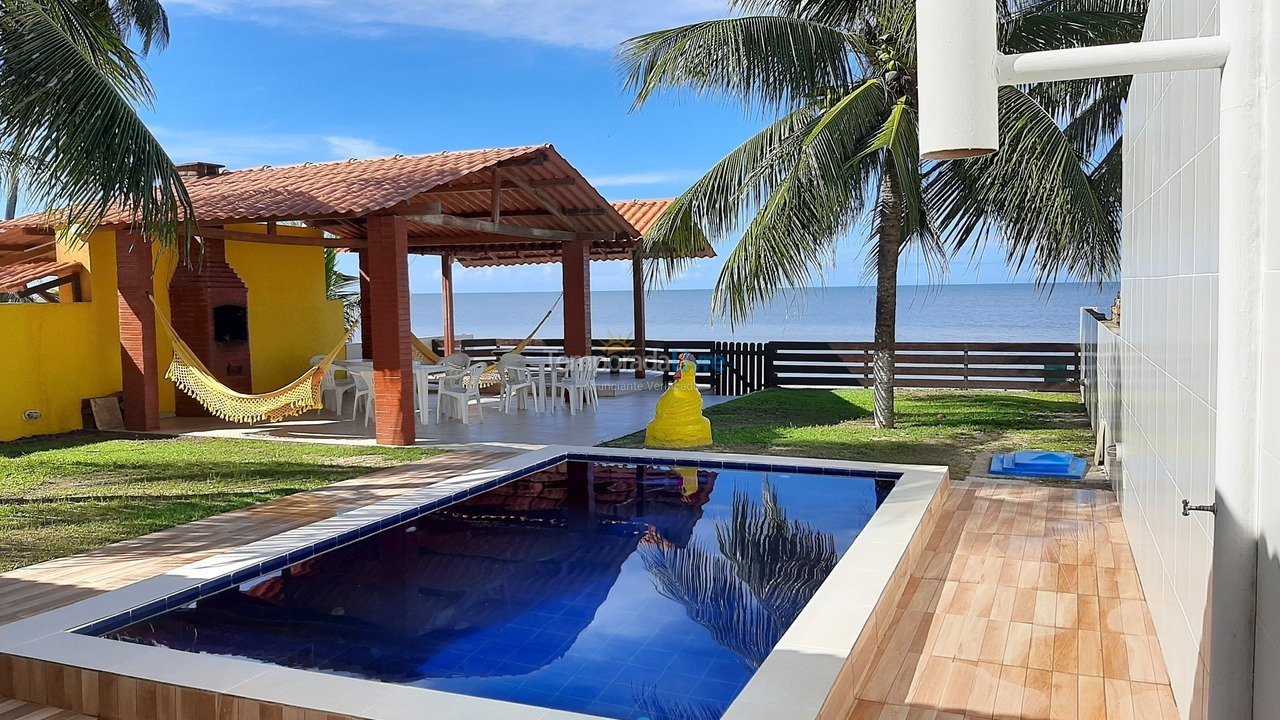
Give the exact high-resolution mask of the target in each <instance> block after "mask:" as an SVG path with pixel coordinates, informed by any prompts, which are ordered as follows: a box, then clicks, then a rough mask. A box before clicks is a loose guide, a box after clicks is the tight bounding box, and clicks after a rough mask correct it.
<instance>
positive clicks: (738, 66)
mask: <svg viewBox="0 0 1280 720" xmlns="http://www.w3.org/2000/svg"><path fill="white" fill-rule="evenodd" d="M853 51H854V46H853V41H852V38H851V37H850V36H849V34H848V33H847V32H845V31H844V30H843V29H841V28H839V27H835V26H831V25H825V24H823V23H820V22H815V21H812V20H806V19H803V18H798V17H783V16H772V15H761V16H752V17H737V18H728V19H724V20H711V21H708V22H701V23H694V24H692V25H684V26H681V27H677V28H672V29H670V30H660V31H658V32H653V33H649V34H647V35H641V36H639V37H635V38H632V39H630V40H627V41H626V42H624V43H623V44H622V45H620V46H619V47H618V49H617V51H616V52H615V64H616V65H617V67H618V68H619V71H620V72H621V73H622V75H623V77H624V85H625V88H626V90H627V91H628V92H634V93H635V96H636V99H635V105H634V107H636V108H639V107H641V106H643V105H644V104H645V102H647V101H648V100H649V99H650V98H651V97H653V96H654V95H655V94H656V93H658V92H661V91H675V92H681V91H685V92H691V93H693V94H695V95H700V96H711V97H721V98H727V99H731V100H736V101H738V102H741V103H743V104H744V105H746V106H748V107H755V108H756V109H758V110H759V111H761V112H764V113H767V112H770V111H772V110H774V109H777V108H787V109H791V108H795V107H797V106H799V105H801V104H803V103H804V102H807V101H808V100H810V99H812V98H815V97H822V96H825V95H827V94H829V93H830V92H831V89H832V88H840V87H847V86H849V85H850V84H851V83H852V82H853V81H854V73H853V68H852V66H851V64H850V62H849V55H850V53H851V52H853Z"/></svg>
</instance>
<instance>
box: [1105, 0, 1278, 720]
mask: <svg viewBox="0 0 1280 720" xmlns="http://www.w3.org/2000/svg"><path fill="white" fill-rule="evenodd" d="M1217 12H1218V3H1217V1H1216V0H1152V3H1151V9H1150V14H1149V15H1148V22H1147V31H1146V39H1147V40H1164V39H1174V38H1188V37H1196V36H1211V35H1216V34H1217V33H1218V17H1217ZM1219 87H1220V82H1219V73H1218V71H1216V70H1206V71H1198V72H1179V73H1163V74H1153V75H1144V76H1138V77H1136V78H1135V79H1134V83H1133V87H1132V90H1131V92H1130V96H1129V99H1130V102H1129V107H1128V110H1127V116H1126V118H1125V122H1126V140H1125V142H1126V146H1125V167H1124V185H1125V192H1124V195H1125V201H1124V215H1125V216H1124V258H1123V283H1122V295H1123V310H1122V320H1121V328H1122V329H1121V337H1118V338H1114V342H1113V341H1112V338H1111V337H1108V336H1107V335H1106V333H1105V331H1104V337H1103V338H1102V339H1101V342H1100V343H1099V345H1100V347H1099V355H1100V356H1107V355H1109V354H1111V353H1113V352H1114V353H1117V354H1118V355H1119V367H1120V371H1121V374H1122V377H1123V388H1124V391H1123V394H1122V395H1121V412H1120V416H1121V417H1120V427H1119V428H1115V429H1113V434H1114V440H1115V441H1116V442H1118V444H1119V451H1120V461H1121V463H1122V468H1123V471H1122V472H1121V473H1120V478H1119V487H1118V488H1117V490H1118V492H1119V495H1120V500H1121V507H1122V508H1123V511H1124V517H1125V522H1126V525H1127V527H1128V532H1129V538H1130V542H1131V543H1132V545H1133V550H1134V555H1135V557H1136V559H1137V563H1138V571H1139V575H1140V576H1141V578H1142V583H1143V589H1144V590H1145V592H1146V595H1147V600H1148V602H1149V604H1150V608H1151V613H1152V616H1153V619H1154V621H1155V625H1156V629H1157V631H1158V634H1159V637H1160V642H1161V646H1162V648H1163V651H1164V657H1165V661H1166V663H1167V664H1168V666H1169V674H1170V678H1171V680H1172V683H1173V690H1174V695H1175V697H1176V698H1177V701H1178V706H1179V709H1180V711H1181V713H1182V716H1183V717H1184V718H1201V717H1204V713H1205V709H1206V706H1207V692H1206V680H1207V658H1208V635H1207V633H1208V630H1207V625H1208V620H1207V618H1208V613H1207V598H1208V594H1209V569H1210V566H1211V564H1212V550H1213V518H1212V516H1210V515H1208V514H1204V513H1197V514H1194V515H1193V516H1192V517H1190V518H1184V517H1182V516H1181V501H1182V499H1183V498H1187V499H1190V500H1191V501H1192V502H1193V503H1208V502H1211V501H1212V496H1213V484H1212V475H1213V469H1212V468H1213V458H1214V445H1215V443H1214V427H1215V424H1216V416H1215V407H1216V405H1215V382H1214V377H1215V366H1216V359H1215V357H1216V356H1215V352H1216V339H1217V312H1218V310H1217V308H1218V232H1217V228H1218V190H1217V188H1218V182H1217V180H1218V178H1217V173H1218V163H1219V153H1218V134H1219V122H1218V119H1219V99H1218V98H1219ZM1278 287H1280V286H1278ZM1099 359H1100V360H1101V359H1102V358H1101V357H1100V358H1099ZM1120 387H1121V385H1120V383H1119V381H1118V380H1117V379H1115V378H1107V379H1106V384H1105V385H1104V388H1105V390H1104V388H1099V390H1100V391H1111V392H1119V389H1120ZM1273 717H1280V715H1277V716H1273Z"/></svg>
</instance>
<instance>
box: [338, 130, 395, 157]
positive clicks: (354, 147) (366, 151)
mask: <svg viewBox="0 0 1280 720" xmlns="http://www.w3.org/2000/svg"><path fill="white" fill-rule="evenodd" d="M324 141H325V142H326V143H328V144H329V152H330V154H331V155H332V156H333V157H334V158H335V159H337V160H342V159H345V158H358V159H364V158H376V157H386V156H388V155H395V154H396V151H395V150H392V149H391V148H389V147H384V146H382V145H379V144H378V143H376V142H374V141H373V140H370V139H368V138H358V137H347V136H345V135H329V136H327V137H325V139H324Z"/></svg>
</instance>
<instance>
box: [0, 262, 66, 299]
mask: <svg viewBox="0 0 1280 720" xmlns="http://www.w3.org/2000/svg"><path fill="white" fill-rule="evenodd" d="M82 269H84V268H83V266H82V265H81V264H80V263H78V262H60V261H41V262H26V263H18V264H16V265H6V266H3V267H0V292H3V293H13V292H21V291H22V290H25V289H26V287H27V285H28V284H30V283H32V282H34V281H36V280H40V279H42V278H47V277H67V276H68V275H72V274H74V273H77V272H79V271H80V270H82Z"/></svg>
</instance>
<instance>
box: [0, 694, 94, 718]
mask: <svg viewBox="0 0 1280 720" xmlns="http://www.w3.org/2000/svg"><path fill="white" fill-rule="evenodd" d="M0 720H92V719H91V718H90V717H89V716H88V715H81V714H80V713H74V712H71V711H70V710H59V709H57V708H51V707H48V706H46V705H36V704H35V703H28V702H22V701H21V700H5V699H3V698H0Z"/></svg>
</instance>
